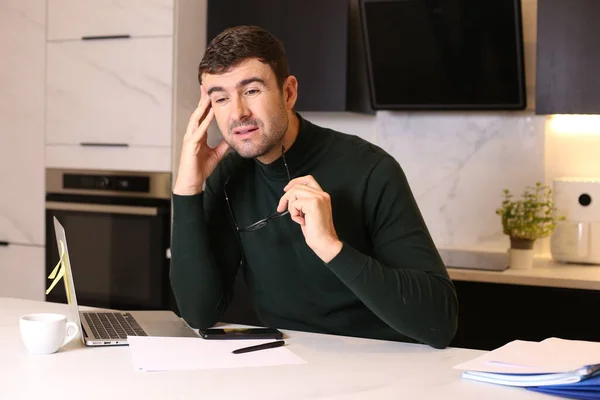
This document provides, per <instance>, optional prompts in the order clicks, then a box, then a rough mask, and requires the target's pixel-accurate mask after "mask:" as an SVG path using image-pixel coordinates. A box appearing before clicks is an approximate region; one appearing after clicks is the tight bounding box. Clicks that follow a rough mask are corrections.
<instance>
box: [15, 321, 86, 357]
mask: <svg viewBox="0 0 600 400" xmlns="http://www.w3.org/2000/svg"><path fill="white" fill-rule="evenodd" d="M19 328H20V330H21V340H22V341H23V344H25V347H26V348H27V350H29V352H30V353H31V354H52V353H55V352H56V351H58V349H60V348H61V347H63V346H64V345H65V344H67V343H69V342H70V341H71V340H73V339H74V338H75V336H77V334H78V333H79V327H78V326H77V324H75V323H74V322H70V321H67V317H66V315H63V314H51V313H39V314H29V315H24V316H22V317H21V318H20V320H19ZM69 330H71V333H70V334H69V333H68V331H69Z"/></svg>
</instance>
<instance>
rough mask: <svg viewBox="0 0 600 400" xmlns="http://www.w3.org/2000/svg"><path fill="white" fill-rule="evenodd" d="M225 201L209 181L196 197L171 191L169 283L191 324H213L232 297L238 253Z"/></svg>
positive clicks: (182, 315)
mask: <svg viewBox="0 0 600 400" xmlns="http://www.w3.org/2000/svg"><path fill="white" fill-rule="evenodd" d="M224 203H225V202H224V199H222V196H218V191H213V190H211V189H210V187H209V186H208V185H207V187H206V189H205V191H204V192H202V193H201V194H198V195H193V196H179V195H175V194H173V223H172V238H171V269H170V279H171V287H172V289H173V294H174V296H175V300H176V302H177V307H178V308H179V312H180V314H181V317H182V318H183V319H184V320H185V321H186V322H187V323H188V324H189V325H190V326H191V327H193V328H199V329H203V328H208V327H211V326H213V325H215V323H217V322H218V320H219V318H220V317H221V316H222V315H223V313H224V312H225V310H226V309H227V305H228V304H229V302H230V301H231V299H232V297H233V284H234V281H235V276H236V274H237V271H238V266H239V262H240V257H241V252H240V250H239V247H237V246H236V245H235V243H236V239H235V236H233V235H235V230H234V229H233V228H232V226H231V224H230V221H228V220H227V216H228V215H229V214H228V212H227V210H226V209H224V208H225V207H226V205H225V204H224ZM226 243H229V244H230V247H229V248H227V249H224V248H222V247H223V245H224V244H226Z"/></svg>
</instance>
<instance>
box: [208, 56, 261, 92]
mask: <svg viewBox="0 0 600 400" xmlns="http://www.w3.org/2000/svg"><path fill="white" fill-rule="evenodd" d="M271 75H272V71H271V67H270V66H269V65H268V64H265V63H262V62H260V61H258V60H255V59H251V60H245V61H243V62H241V63H239V64H237V65H235V66H233V67H231V68H229V69H227V70H226V71H223V72H221V73H217V74H210V73H207V72H205V73H203V74H202V82H203V84H204V85H207V84H219V85H220V86H221V85H222V84H225V85H229V86H235V85H237V84H238V83H239V82H241V81H244V80H246V79H249V78H260V79H262V80H264V81H265V82H266V81H267V80H268V79H269V78H270V76H271Z"/></svg>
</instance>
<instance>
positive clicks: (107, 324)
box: [54, 217, 200, 346]
mask: <svg viewBox="0 0 600 400" xmlns="http://www.w3.org/2000/svg"><path fill="white" fill-rule="evenodd" d="M54 232H55V234H56V245H57V246H58V254H59V255H62V257H63V264H64V276H63V280H64V284H65V290H66V293H67V302H68V304H69V314H70V318H71V319H72V320H73V322H75V323H76V324H77V325H79V326H80V327H81V333H82V334H81V339H82V341H83V344H84V345H86V346H115V345H127V336H128V335H129V336H170V337H200V335H199V334H197V333H196V331H194V330H193V329H192V328H191V327H190V326H189V325H187V324H186V323H185V322H184V321H183V320H182V319H181V318H179V317H178V316H177V314H175V313H174V312H173V311H167V310H165V311H163V310H156V311H137V310H136V311H122V310H119V311H115V310H107V311H100V310H98V311H88V310H80V309H79V306H78V305H77V296H76V293H75V282H74V280H73V273H72V271H71V260H70V258H69V249H68V246H67V236H66V233H65V229H64V227H63V226H62V225H61V224H60V222H58V219H56V217H54Z"/></svg>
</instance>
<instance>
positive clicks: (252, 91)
mask: <svg viewBox="0 0 600 400" xmlns="http://www.w3.org/2000/svg"><path fill="white" fill-rule="evenodd" d="M258 92H259V90H258V89H249V90H247V91H246V94H247V95H248V96H252V95H255V94H257V93H258Z"/></svg>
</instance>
